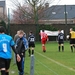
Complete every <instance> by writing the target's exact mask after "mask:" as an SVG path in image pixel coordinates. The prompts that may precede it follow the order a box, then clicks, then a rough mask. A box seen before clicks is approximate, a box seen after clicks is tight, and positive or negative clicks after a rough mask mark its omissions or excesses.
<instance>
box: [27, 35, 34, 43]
mask: <svg viewBox="0 0 75 75" xmlns="http://www.w3.org/2000/svg"><path fill="white" fill-rule="evenodd" d="M34 42H35V36H34V35H33V34H32V35H29V37H28V43H34Z"/></svg>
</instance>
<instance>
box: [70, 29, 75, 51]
mask: <svg viewBox="0 0 75 75" xmlns="http://www.w3.org/2000/svg"><path fill="white" fill-rule="evenodd" d="M69 39H70V47H71V52H73V48H74V49H75V31H73V29H72V28H70V34H69Z"/></svg>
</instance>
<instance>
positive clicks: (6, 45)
mask: <svg viewBox="0 0 75 75" xmlns="http://www.w3.org/2000/svg"><path fill="white" fill-rule="evenodd" d="M14 39H15V40H13V38H12V37H11V36H10V35H7V34H6V32H5V28H4V27H3V26H0V72H1V75H9V68H10V62H11V58H12V54H11V53H12V51H11V48H12V50H13V51H14V53H15V58H16V64H17V67H18V71H19V75H24V57H25V52H26V50H27V49H28V51H29V56H30V55H34V47H35V37H34V35H33V33H32V31H30V32H29V37H28V39H26V35H25V33H24V31H23V30H19V31H18V32H17V34H16V35H15V37H14Z"/></svg>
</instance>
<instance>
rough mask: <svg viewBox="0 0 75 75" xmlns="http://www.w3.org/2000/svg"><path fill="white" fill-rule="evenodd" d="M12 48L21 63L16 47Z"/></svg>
mask: <svg viewBox="0 0 75 75" xmlns="http://www.w3.org/2000/svg"><path fill="white" fill-rule="evenodd" d="M11 47H12V50H13V51H14V53H15V54H16V56H17V61H18V62H20V60H21V57H20V56H19V54H18V52H17V50H16V49H15V45H13V46H11Z"/></svg>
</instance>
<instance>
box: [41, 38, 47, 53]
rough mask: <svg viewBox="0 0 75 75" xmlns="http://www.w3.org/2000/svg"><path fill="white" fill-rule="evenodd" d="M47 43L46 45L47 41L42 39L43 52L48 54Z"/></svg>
mask: <svg viewBox="0 0 75 75" xmlns="http://www.w3.org/2000/svg"><path fill="white" fill-rule="evenodd" d="M45 43H46V41H45V40H44V39H42V49H43V52H46V47H45Z"/></svg>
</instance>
